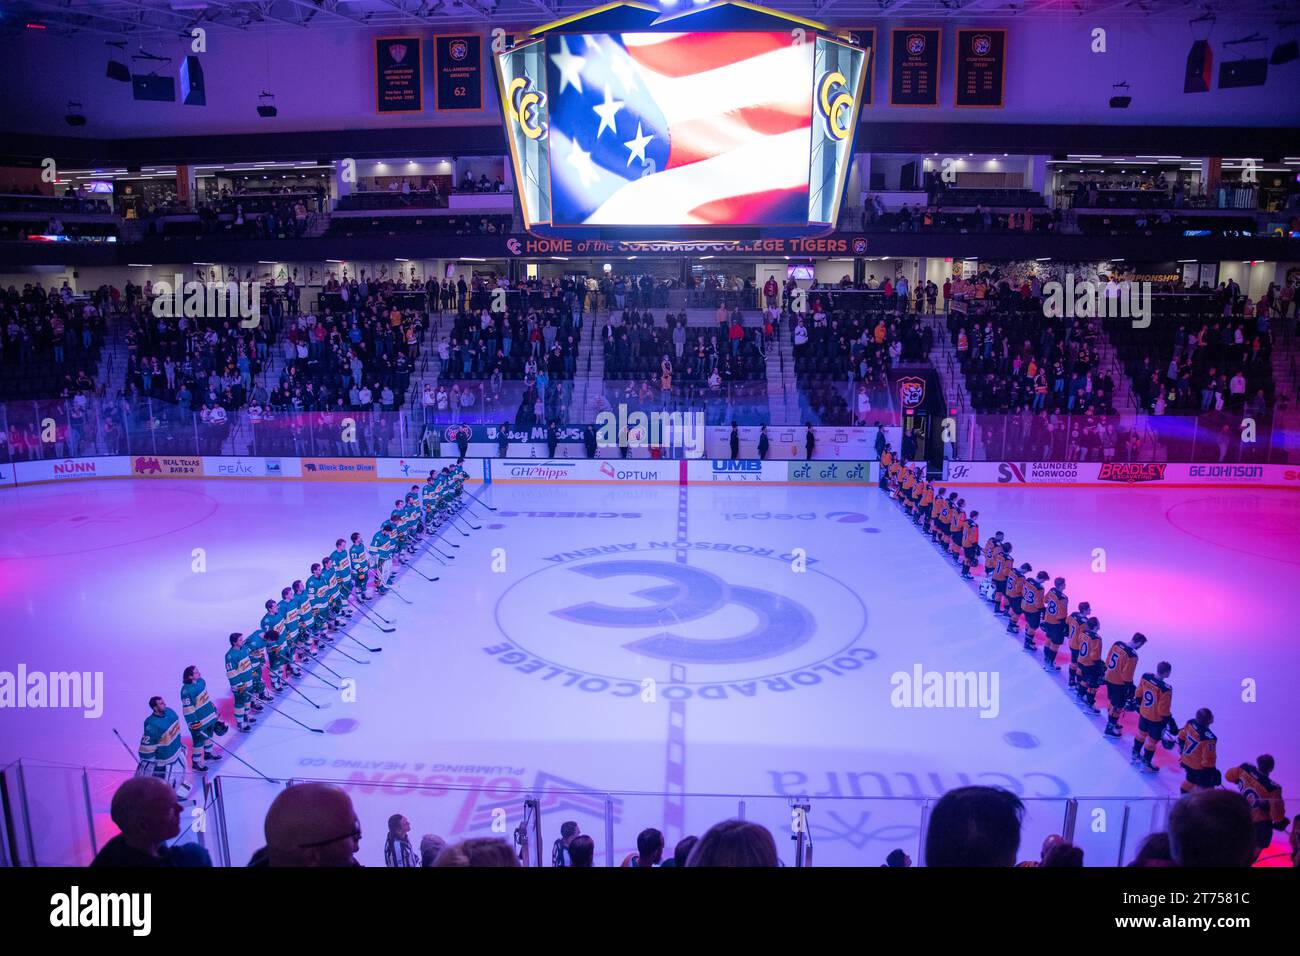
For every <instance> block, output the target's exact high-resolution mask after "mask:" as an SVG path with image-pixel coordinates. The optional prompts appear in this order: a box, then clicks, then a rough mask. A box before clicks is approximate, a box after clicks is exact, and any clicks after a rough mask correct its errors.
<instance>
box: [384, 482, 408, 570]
mask: <svg viewBox="0 0 1300 956" xmlns="http://www.w3.org/2000/svg"><path fill="white" fill-rule="evenodd" d="M405 504H406V502H405V501H404V500H403V499H401V498H398V499H397V500H396V501H394V502H393V510H392V511H391V512H389V514H388V521H387V524H388V525H390V526H391V528H392V530H391V531H389V532H388V536H389V537H390V538H391V539H392V542H391V546H390V547H389V549H388V560H389V561H392V562H393V563H395V564H401V563H402V552H403V551H405V550H406V522H405V520H404V517H403V515H402V508H403V507H404V506H405Z"/></svg>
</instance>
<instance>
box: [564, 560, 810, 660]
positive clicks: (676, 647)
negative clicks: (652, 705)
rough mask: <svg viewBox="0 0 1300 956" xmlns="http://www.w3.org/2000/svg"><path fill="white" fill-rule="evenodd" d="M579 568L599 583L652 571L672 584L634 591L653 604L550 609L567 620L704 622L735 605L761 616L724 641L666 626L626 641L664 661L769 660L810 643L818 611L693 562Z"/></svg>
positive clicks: (632, 624) (630, 624) (626, 624)
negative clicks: (814, 612) (814, 614)
mask: <svg viewBox="0 0 1300 956" xmlns="http://www.w3.org/2000/svg"><path fill="white" fill-rule="evenodd" d="M572 570H573V571H574V572H575V573H577V574H582V575H585V576H587V577H590V578H594V579H596V580H603V579H606V578H617V577H625V576H647V577H653V578H659V579H661V580H663V581H667V582H669V583H668V584H667V585H665V586H662V587H651V588H642V589H640V590H636V591H632V592H631V596H633V597H638V598H643V599H644V600H646V601H648V602H650V603H649V604H646V605H644V606H640V607H617V606H612V605H608V604H602V603H600V602H597V601H589V602H585V603H583V604H576V605H574V606H572V607H566V608H561V609H560V610H558V611H552V612H551V613H552V614H554V615H555V616H556V617H558V618H561V619H563V620H566V621H575V622H577V623H580V624H593V625H596V626H598V627H610V628H637V627H657V626H662V625H663V623H664V621H665V620H672V621H676V622H683V623H684V622H686V621H694V620H698V619H700V618H703V617H706V616H708V615H710V614H713V613H714V612H715V611H718V610H720V609H722V608H723V607H725V606H726V605H728V604H738V605H740V606H741V607H744V608H748V609H749V610H751V611H753V612H754V613H755V616H756V617H757V619H758V621H759V623H758V624H757V625H756V626H755V627H753V628H751V629H750V630H748V631H746V632H745V633H742V634H737V635H735V636H732V637H726V638H722V639H716V640H709V639H699V638H691V637H683V636H681V635H678V634H673V633H671V632H669V631H664V632H662V633H659V634H654V635H651V636H650V637H646V638H642V639H639V640H635V641H631V642H629V643H627V644H624V645H623V647H624V648H625V649H627V650H629V651H631V652H632V653H634V654H642V655H644V656H646V657H654V658H658V659H659V660H663V661H680V662H683V663H691V662H694V663H711V664H719V663H727V662H735V661H756V660H762V659H764V658H768V657H774V656H776V655H777V654H783V653H785V652H786V651H789V650H793V649H794V648H796V647H799V646H800V645H802V644H806V643H807V642H808V638H809V637H810V636H811V634H812V632H813V629H814V627H815V625H814V622H813V617H812V614H811V613H810V612H809V611H808V609H807V608H805V607H804V606H803V605H802V604H800V603H798V602H797V601H794V600H791V599H789V598H786V597H783V596H781V595H779V594H774V593H772V592H771V591H764V590H762V589H760V588H751V587H745V586H737V585H730V584H728V583H727V582H725V581H724V580H723V579H722V578H720V577H718V576H717V575H716V574H710V573H709V572H707V571H702V570H700V569H698V568H692V567H690V566H688V565H682V564H667V563H665V562H663V561H642V560H631V561H602V562H599V563H597V564H588V565H584V566H582V567H577V568H573V569H572Z"/></svg>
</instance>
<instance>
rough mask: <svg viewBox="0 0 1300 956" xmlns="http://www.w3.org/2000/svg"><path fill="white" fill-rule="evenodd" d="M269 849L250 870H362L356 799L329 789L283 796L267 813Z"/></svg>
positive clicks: (315, 786) (316, 786) (313, 787)
mask: <svg viewBox="0 0 1300 956" xmlns="http://www.w3.org/2000/svg"><path fill="white" fill-rule="evenodd" d="M263 826H264V829H265V832H266V846H265V847H264V848H263V849H261V850H258V851H257V852H256V853H254V854H253V859H252V860H251V861H249V864H248V865H249V866H277V867H279V866H308V867H318V866H319V867H329V866H360V865H361V864H360V863H358V862H357V860H356V854H357V851H358V850H360V849H361V823H360V821H358V820H357V814H356V811H355V810H353V809H352V799H351V798H350V797H349V796H348V795H347V794H346V793H344V792H343V791H342V790H340V789H339V788H338V787H333V786H330V785H329V784H327V783H300V784H298V785H297V786H293V787H289V788H288V789H287V790H282V791H280V793H279V794H278V795H277V796H276V798H275V799H274V800H272V801H271V808H270V809H269V810H267V811H266V822H265V823H264V824H263Z"/></svg>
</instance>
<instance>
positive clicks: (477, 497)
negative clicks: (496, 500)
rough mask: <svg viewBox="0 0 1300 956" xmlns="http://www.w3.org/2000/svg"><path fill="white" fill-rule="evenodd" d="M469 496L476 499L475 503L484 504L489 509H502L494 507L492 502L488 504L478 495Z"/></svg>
mask: <svg viewBox="0 0 1300 956" xmlns="http://www.w3.org/2000/svg"><path fill="white" fill-rule="evenodd" d="M469 497H470V498H472V499H473V500H474V503H475V504H480V505H482V506H483V507H484V508H486V509H487V510H488V511H499V510H500V509H499V508H493V507H492V506H491V505H490V504H488V503H487V502H486V501H484V500H483V499H482V498H480V497H479V496H478V495H470V496H469Z"/></svg>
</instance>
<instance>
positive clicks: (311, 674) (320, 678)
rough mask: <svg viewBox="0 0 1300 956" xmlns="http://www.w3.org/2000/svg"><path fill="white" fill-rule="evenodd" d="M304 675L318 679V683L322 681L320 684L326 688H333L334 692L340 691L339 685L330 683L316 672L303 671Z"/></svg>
mask: <svg viewBox="0 0 1300 956" xmlns="http://www.w3.org/2000/svg"><path fill="white" fill-rule="evenodd" d="M325 669H326V670H329V668H328V667H327V668H325ZM331 673H333V672H332V671H331ZM303 675H304V676H306V677H314V678H316V679H317V680H318V681H320V682H321V683H322V684H324V685H325V686H326V687H331V688H333V689H334V690H338V689H339V688H338V685H337V684H331V683H330V682H329V681H327V680H326V679H325V678H323V677H321V676H320V675H319V674H317V673H316V672H315V671H309V670H304V671H303Z"/></svg>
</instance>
